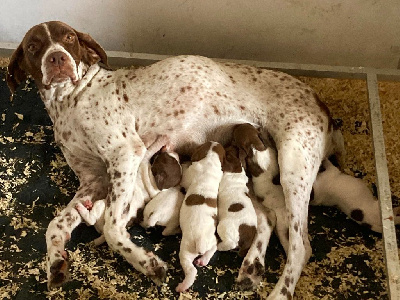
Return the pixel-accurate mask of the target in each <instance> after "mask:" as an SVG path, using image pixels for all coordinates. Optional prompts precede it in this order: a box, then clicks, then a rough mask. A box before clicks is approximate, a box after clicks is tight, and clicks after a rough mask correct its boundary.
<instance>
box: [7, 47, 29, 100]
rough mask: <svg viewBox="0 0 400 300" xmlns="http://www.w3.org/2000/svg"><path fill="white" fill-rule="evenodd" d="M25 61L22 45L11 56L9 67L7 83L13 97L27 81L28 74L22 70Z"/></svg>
mask: <svg viewBox="0 0 400 300" xmlns="http://www.w3.org/2000/svg"><path fill="white" fill-rule="evenodd" d="M23 59H24V50H23V49H22V45H21V44H20V45H19V46H18V48H17V49H16V50H15V51H14V53H13V54H12V56H11V59H10V63H9V64H8V67H7V74H6V81H7V85H8V88H9V89H10V92H11V95H14V93H15V90H16V89H17V87H18V85H19V84H20V83H21V82H22V81H24V80H25V79H26V73H25V71H24V70H23V69H22V68H21V64H22V61H23Z"/></svg>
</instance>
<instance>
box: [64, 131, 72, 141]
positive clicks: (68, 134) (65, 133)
mask: <svg viewBox="0 0 400 300" xmlns="http://www.w3.org/2000/svg"><path fill="white" fill-rule="evenodd" d="M71 134H72V132H71V131H64V132H63V133H62V137H63V139H64V140H65V141H68V139H69V137H70V136H71Z"/></svg>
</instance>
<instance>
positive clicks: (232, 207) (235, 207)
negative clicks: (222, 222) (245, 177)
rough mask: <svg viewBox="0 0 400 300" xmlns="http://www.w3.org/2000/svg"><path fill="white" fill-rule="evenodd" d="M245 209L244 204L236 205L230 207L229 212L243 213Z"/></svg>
mask: <svg viewBox="0 0 400 300" xmlns="http://www.w3.org/2000/svg"><path fill="white" fill-rule="evenodd" d="M243 208H244V206H243V204H242V203H234V204H231V206H229V208H228V211H229V212H238V211H241V210H242V209H243Z"/></svg>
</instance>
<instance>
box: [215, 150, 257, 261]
mask: <svg viewBox="0 0 400 300" xmlns="http://www.w3.org/2000/svg"><path fill="white" fill-rule="evenodd" d="M225 153H226V158H225V161H224V165H223V168H222V169H223V172H224V173H223V176H222V180H221V183H220V185H219V190H218V221H219V223H218V227H217V233H218V236H219V238H220V239H221V242H220V243H218V250H220V251H228V250H232V249H235V248H237V247H239V255H240V256H245V255H246V253H247V251H248V249H249V248H250V246H251V244H252V242H253V239H254V236H255V233H256V230H257V215H256V211H255V209H254V206H253V204H252V201H251V199H250V196H249V189H248V187H247V183H248V180H249V179H248V177H247V175H246V173H245V171H244V168H243V167H242V163H241V161H240V159H239V149H238V148H237V147H234V146H230V147H228V148H226V149H225Z"/></svg>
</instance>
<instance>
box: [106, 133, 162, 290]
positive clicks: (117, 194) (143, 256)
mask: <svg viewBox="0 0 400 300" xmlns="http://www.w3.org/2000/svg"><path fill="white" fill-rule="evenodd" d="M145 151H146V148H145V146H144V144H143V142H142V141H141V139H140V137H139V136H138V135H137V134H131V135H130V137H129V140H128V141H126V143H122V144H119V145H116V146H114V147H112V148H108V150H107V152H106V153H103V156H104V157H103V160H104V161H105V162H106V165H107V173H108V175H109V178H110V185H109V189H108V194H107V197H106V211H105V215H104V220H105V224H104V237H105V239H106V241H107V243H108V245H109V246H110V247H111V249H113V250H114V251H117V252H118V253H120V254H121V255H122V256H124V258H125V259H126V260H127V261H128V262H129V263H130V264H131V265H132V266H133V267H134V268H135V269H136V270H138V271H140V272H142V273H143V274H145V275H147V276H149V277H150V278H151V279H152V280H153V281H154V282H155V283H156V284H161V282H162V281H163V280H164V279H165V277H166V264H165V263H164V262H163V261H162V260H161V259H159V258H158V257H157V256H156V255H154V254H153V253H152V252H149V251H147V250H145V249H144V248H142V247H139V246H137V245H135V244H134V243H133V242H132V241H131V240H130V235H129V233H128V231H127V229H126V225H127V223H128V221H129V219H130V218H131V217H135V215H136V214H137V212H138V211H139V210H140V209H142V206H143V202H141V201H135V199H133V201H132V198H133V197H134V193H135V192H136V191H135V188H134V187H135V185H134V184H133V183H134V182H136V177H137V172H138V168H139V164H140V162H141V161H142V158H143V156H144V154H145ZM132 212H133V213H132ZM131 213H132V215H131Z"/></svg>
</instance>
